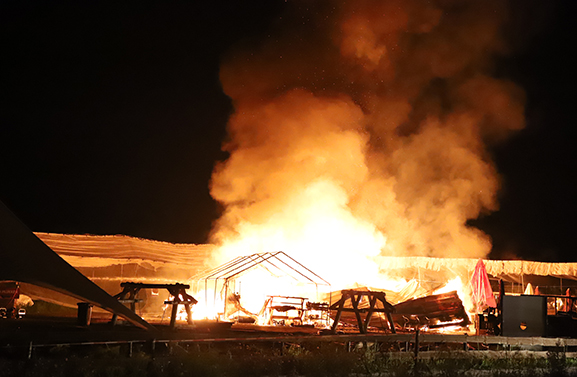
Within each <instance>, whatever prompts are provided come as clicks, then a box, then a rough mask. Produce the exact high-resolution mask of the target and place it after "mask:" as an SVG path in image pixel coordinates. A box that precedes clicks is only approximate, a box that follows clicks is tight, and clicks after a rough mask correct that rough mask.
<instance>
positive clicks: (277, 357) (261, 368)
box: [0, 344, 577, 377]
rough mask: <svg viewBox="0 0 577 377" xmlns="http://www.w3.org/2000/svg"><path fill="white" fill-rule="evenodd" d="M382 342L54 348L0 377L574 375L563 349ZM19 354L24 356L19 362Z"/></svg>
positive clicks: (7, 364)
mask: <svg viewBox="0 0 577 377" xmlns="http://www.w3.org/2000/svg"><path fill="white" fill-rule="evenodd" d="M388 351H390V350H387V349H386V347H383V346H382V345H380V346H379V348H377V347H376V346H375V345H370V344H369V345H367V344H364V345H363V344H359V345H357V346H356V347H352V349H351V348H347V347H346V345H342V344H341V345H336V344H304V345H303V344H301V345H297V344H292V345H291V344H284V345H281V344H275V345H270V344H267V345H265V344H261V345H246V344H245V345H242V344H238V345H230V344H228V345H202V346H199V345H194V346H192V345H189V346H171V347H168V346H166V347H164V348H162V347H158V348H156V350H155V352H151V350H150V349H146V346H144V345H141V346H139V347H134V348H133V349H132V350H129V348H128V346H127V345H123V346H108V347H106V346H103V347H91V348H87V347H84V348H73V347H53V348H46V349H43V350H39V351H35V354H34V355H33V357H31V358H30V359H28V358H27V357H26V355H24V354H23V353H21V352H20V351H18V352H12V353H7V354H6V353H5V354H4V355H3V356H0V376H1V377H4V376H6V377H8V376H10V377H11V376H14V377H16V376H17V377H27V376H29V377H37V376H47V377H48V376H50V377H60V376H61V377H68V376H75V377H76V376H86V377H89V376H90V377H108V376H110V377H125V376H139V377H140V376H146V377H162V376H170V377H178V376H199V377H205V376H206V377H212V376H215V377H216V376H230V377H236V376H239V377H240V376H271V377H276V376H355V377H356V376H359V377H360V376H399V377H400V376H447V377H448V376H462V375H468V376H577V359H573V358H567V357H565V354H564V353H563V352H561V351H550V352H548V353H547V355H546V357H536V356H534V355H531V354H526V353H522V352H518V351H510V352H500V353H489V352H483V353H479V352H476V353H473V352H455V351H438V352H434V353H427V354H421V355H420V358H419V359H418V360H414V358H413V354H411V353H409V352H405V353H398V352H395V353H391V352H388ZM22 356H24V357H22Z"/></svg>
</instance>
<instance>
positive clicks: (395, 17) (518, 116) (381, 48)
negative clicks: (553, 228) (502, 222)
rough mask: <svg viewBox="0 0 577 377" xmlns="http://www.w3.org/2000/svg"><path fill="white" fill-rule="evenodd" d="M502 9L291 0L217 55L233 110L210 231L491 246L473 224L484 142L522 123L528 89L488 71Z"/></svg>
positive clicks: (319, 240)
mask: <svg viewBox="0 0 577 377" xmlns="http://www.w3.org/2000/svg"><path fill="white" fill-rule="evenodd" d="M313 3H319V4H313ZM506 21H507V8H506V4H505V3H504V2H503V1H501V0H494V1H482V2H479V1H463V0H454V1H453V0H438V1H420V0H386V1H373V0H355V1H337V2H310V1H301V2H292V3H290V4H289V5H288V6H287V9H286V14H284V15H283V17H282V18H279V19H278V20H276V21H275V23H274V24H273V25H272V26H271V31H270V33H269V34H268V35H267V36H266V37H264V38H263V39H262V40H259V41H246V42H245V43H244V44H243V45H242V46H239V47H238V48H236V49H235V50H234V51H232V52H231V53H230V54H229V55H228V57H227V58H226V59H225V62H224V63H223V65H222V69H221V81H222V85H223V88H224V90H225V92H226V93H227V95H229V96H230V97H231V98H232V100H233V104H234V107H235V113H234V115H233V116H232V117H231V119H230V121H229V123H228V134H229V139H228V140H227V141H226V142H225V143H224V146H223V148H224V150H225V151H227V152H229V153H230V157H229V158H228V159H227V160H226V161H224V162H222V163H220V164H218V165H217V166H216V168H215V170H214V173H213V177H212V181H211V194H212V196H213V197H214V198H215V199H216V200H217V201H218V202H219V203H221V204H222V206H223V214H222V217H221V218H220V219H219V220H218V221H217V222H216V223H215V227H214V229H213V234H212V241H213V242H214V243H216V244H219V245H224V246H225V245H227V244H230V243H242V242H245V243H246V245H245V246H247V247H248V248H249V249H250V252H253V253H256V252H263V251H274V250H278V249H281V248H287V247H288V248H293V249H294V250H298V249H299V248H301V249H302V247H303V246H302V245H299V244H296V243H294V244H291V242H292V241H291V240H293V241H294V240H297V239H305V238H304V237H303V235H305V234H306V235H307V236H311V237H308V238H306V239H307V240H309V241H307V242H311V241H310V240H311V239H314V240H315V241H314V242H316V244H315V248H314V250H312V251H310V252H308V255H303V258H304V260H303V261H304V263H305V264H306V263H307V262H306V259H307V258H308V257H309V256H310V255H312V254H317V256H319V257H322V258H326V259H330V258H334V252H335V251H334V250H335V249H336V248H338V247H341V248H343V247H344V248H345V249H347V250H348V251H347V252H348V253H349V255H352V254H353V253H357V254H359V255H362V256H371V255H377V254H379V253H380V254H382V255H426V256H436V257H463V256H468V257H483V256H485V255H487V253H488V252H489V251H490V248H491V243H490V239H489V238H488V236H487V235H485V234H483V233H482V232H481V231H480V230H478V229H475V228H473V227H470V226H468V225H467V221H468V220H470V219H475V218H477V217H478V216H479V215H480V214H481V213H488V212H491V211H495V210H497V209H498V203H497V200H496V194H497V191H498V189H499V177H498V174H497V172H496V170H495V167H494V164H493V162H492V160H491V157H490V155H489V154H488V152H487V147H488V146H489V145H490V144H491V143H496V142H500V141H502V140H504V139H505V138H506V137H507V136H508V135H509V134H511V133H512V132H514V131H517V130H519V129H521V128H523V126H524V116H523V112H524V105H523V101H524V98H523V92H522V91H521V90H520V89H519V88H518V87H517V86H516V85H515V84H513V83H512V82H509V81H507V80H503V79H498V78H495V77H492V76H491V72H492V69H493V66H492V64H493V63H492V62H493V59H494V57H495V56H496V55H498V54H503V53H505V52H506V46H505V44H504V42H503V39H502V36H501V35H500V29H501V27H502V26H503V25H504V23H505V22H506ZM324 229H328V231H326V232H325V231H324ZM348 230H352V231H353V233H352V234H353V236H352V237H349V236H345V233H347V232H348ZM346 237H349V238H346ZM248 239H250V240H248ZM280 240H283V241H282V242H281V241H280ZM283 242H284V243H283ZM287 242H288V244H287ZM295 242H296V241H295ZM285 251H286V250H285ZM228 257H230V255H228ZM326 259H325V260H326Z"/></svg>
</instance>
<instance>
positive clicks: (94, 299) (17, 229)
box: [0, 202, 155, 331]
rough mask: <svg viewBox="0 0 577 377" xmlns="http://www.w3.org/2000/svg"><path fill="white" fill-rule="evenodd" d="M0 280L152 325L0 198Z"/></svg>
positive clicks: (140, 323) (140, 325) (143, 325)
mask: <svg viewBox="0 0 577 377" xmlns="http://www.w3.org/2000/svg"><path fill="white" fill-rule="evenodd" d="M0 258H1V261H0V280H14V281H21V282H26V283H30V284H34V285H38V286H42V287H45V288H49V289H53V290H55V291H59V292H61V293H64V294H67V295H70V296H73V297H75V298H77V299H78V300H80V301H83V302H88V303H91V304H93V305H96V306H99V307H101V308H103V309H106V310H109V311H111V312H114V313H117V314H118V315H120V316H122V317H124V318H125V319H126V320H128V321H129V322H131V323H133V324H135V325H137V326H139V327H143V328H146V329H149V330H151V331H155V328H154V327H153V326H152V325H150V324H149V323H148V322H146V321H145V320H143V319H142V318H140V317H139V316H138V315H136V314H135V313H134V312H132V311H131V310H130V309H128V308H127V307H125V306H124V305H122V304H121V303H120V302H118V300H116V299H115V298H114V297H112V296H110V295H109V294H108V293H106V292H105V291H104V290H102V289H101V288H100V287H98V286H97V285H96V284H94V283H93V282H91V281H90V280H89V279H88V278H87V277H85V276H84V275H82V274H81V273H80V272H79V271H78V270H76V269H75V268H74V267H72V266H71V265H70V264H68V263H67V262H66V261H65V260H64V259H62V258H61V257H60V256H58V254H56V253H55V252H54V251H53V250H52V249H50V248H49V247H48V246H47V245H46V244H45V243H43V242H42V241H41V240H40V239H39V238H38V237H37V236H36V235H34V233H32V232H31V231H30V230H29V229H28V228H27V227H26V226H25V225H24V224H23V223H22V222H21V221H20V220H19V219H18V218H17V217H16V216H15V215H14V214H13V213H12V212H11V211H10V210H9V209H8V208H7V207H6V206H5V205H4V203H2V202H0Z"/></svg>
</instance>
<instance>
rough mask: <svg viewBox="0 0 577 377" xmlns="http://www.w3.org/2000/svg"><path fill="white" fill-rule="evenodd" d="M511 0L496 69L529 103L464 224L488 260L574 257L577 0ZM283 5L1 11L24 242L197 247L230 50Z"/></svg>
mask: <svg viewBox="0 0 577 377" xmlns="http://www.w3.org/2000/svg"><path fill="white" fill-rule="evenodd" d="M542 3H545V2H539V1H521V0H518V1H515V2H513V3H512V6H511V21H510V23H509V24H508V25H507V29H506V33H507V36H508V37H509V38H510V39H511V40H512V42H513V46H514V49H513V52H512V53H511V55H509V56H506V57H501V58H500V59H499V61H498V64H497V67H496V74H497V75H498V76H500V77H506V78H509V79H511V80H513V81H514V82H516V83H517V84H519V85H520V86H521V87H523V88H524V89H525V91H526V94H527V106H526V115H527V127H526V129H525V130H523V131H522V132H520V133H518V134H517V135H516V136H514V137H513V138H511V139H510V140H508V141H507V142H505V143H503V144H501V145H499V146H497V147H495V148H494V149H493V150H492V153H493V155H494V158H495V161H496V163H497V168H498V170H499V172H500V174H501V175H502V179H503V189H502V191H501V194H500V198H501V200H500V203H501V209H500V211H499V212H496V213H494V214H491V215H489V216H486V217H484V218H482V219H480V220H478V221H475V222H473V223H474V224H475V225H477V226H479V227H481V228H482V229H483V230H485V231H486V232H487V233H488V234H489V235H490V236H491V237H492V238H493V241H494V251H493V252H492V254H491V256H492V257H494V258H511V257H523V258H530V259H536V260H560V261H561V260H564V261H577V252H575V251H576V250H575V246H574V238H575V236H574V233H575V230H574V228H575V225H576V223H577V221H575V219H574V218H575V213H576V210H577V206H576V203H577V201H576V200H575V195H574V192H575V183H574V181H575V178H576V176H577V174H576V169H575V163H576V161H577V158H576V157H577V156H576V153H575V147H574V144H575V141H576V140H577V137H576V131H575V127H576V125H577V122H576V121H577V116H576V110H575V100H576V96H575V94H574V93H575V90H574V88H575V84H576V83H577V80H576V75H575V69H576V67H577V60H576V58H575V57H574V55H575V54H574V50H575V47H576V46H577V43H576V42H577V41H576V35H577V33H576V31H577V30H576V29H577V27H576V26H575V22H574V20H575V19H576V17H577V2H575V1H571V0H567V1H560V0H558V1H547V2H546V3H547V5H546V6H545V5H543V4H542ZM286 6H287V4H285V2H284V1H278V0H262V1H222V0H219V1H213V2H196V1H194V2H186V3H184V2H182V3H173V4H170V5H169V4H168V3H165V2H157V3H152V2H134V3H133V4H128V3H122V4H121V3H120V2H103V1H100V2H99V1H94V2H87V1H70V2H65V1H51V2H44V1H3V2H1V3H0V38H1V41H2V42H1V44H2V45H1V51H2V52H1V56H2V57H1V59H0V61H1V62H2V63H1V71H0V72H1V74H0V75H1V76H0V77H1V88H2V91H1V93H2V97H1V98H0V99H1V102H0V161H1V164H0V179H1V180H2V181H1V183H0V200H2V201H3V202H4V203H5V204H6V205H7V206H8V207H9V208H11V209H12V211H14V212H15V214H16V215H17V216H18V217H20V219H21V220H23V222H24V223H25V224H27V225H28V226H29V227H30V228H31V229H32V230H34V231H42V232H60V233H81V234H84V233H90V234H127V235H131V236H137V237H144V238H150V239H156V240H163V241H170V242H186V243H203V242H206V236H207V233H208V231H209V230H210V227H211V222H212V221H214V220H215V219H216V218H217V216H218V208H217V205H216V203H214V201H212V199H211V198H210V195H209V192H208V184H209V180H210V175H211V172H212V169H213V166H214V163H215V162H216V161H218V160H223V159H225V158H226V155H225V154H224V153H223V152H221V150H220V147H221V143H222V141H223V140H224V139H225V136H226V133H225V125H226V121H227V118H228V116H229V115H230V114H231V113H232V111H233V108H232V104H231V102H230V100H229V99H228V97H226V95H225V94H224V93H223V92H222V89H221V87H220V84H219V81H218V72H219V64H220V60H221V58H222V57H223V55H224V54H226V52H227V51H229V50H230V48H231V46H233V45H235V44H237V43H239V42H241V41H243V40H245V39H251V38H257V37H258V36H259V35H266V33H267V29H268V27H269V25H270V24H271V23H272V22H274V20H275V19H276V18H278V17H279V16H280V15H281V14H282V11H283V9H284V8H285V7H286Z"/></svg>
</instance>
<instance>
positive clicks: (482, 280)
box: [471, 259, 497, 310]
mask: <svg viewBox="0 0 577 377" xmlns="http://www.w3.org/2000/svg"><path fill="white" fill-rule="evenodd" d="M471 296H472V298H473V302H474V303H475V304H476V305H477V308H478V309H479V310H483V309H485V308H487V307H490V308H496V307H497V303H496V302H495V297H493V290H492V289H491V283H490V282H489V276H487V271H486V270H485V264H484V263H483V260H482V259H479V261H478V262H477V265H476V266H475V271H474V272H473V276H472V278H471Z"/></svg>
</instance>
